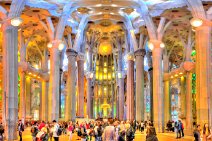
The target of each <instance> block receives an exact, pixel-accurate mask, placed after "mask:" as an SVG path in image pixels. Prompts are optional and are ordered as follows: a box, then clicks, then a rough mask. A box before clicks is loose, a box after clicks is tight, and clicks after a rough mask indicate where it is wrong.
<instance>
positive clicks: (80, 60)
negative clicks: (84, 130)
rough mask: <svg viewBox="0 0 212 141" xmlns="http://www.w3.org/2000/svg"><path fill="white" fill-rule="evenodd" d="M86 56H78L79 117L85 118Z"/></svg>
mask: <svg viewBox="0 0 212 141" xmlns="http://www.w3.org/2000/svg"><path fill="white" fill-rule="evenodd" d="M84 58H85V57H84V54H82V53H79V54H78V56H77V67H78V116H79V117H80V118H84V60H85V59H84Z"/></svg>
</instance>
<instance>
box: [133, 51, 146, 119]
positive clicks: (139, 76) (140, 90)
mask: <svg viewBox="0 0 212 141" xmlns="http://www.w3.org/2000/svg"><path fill="white" fill-rule="evenodd" d="M145 54H146V51H145V49H138V50H136V51H135V63H136V113H135V114H136V120H137V121H144V111H145V106H144V56H145Z"/></svg>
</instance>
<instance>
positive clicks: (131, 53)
mask: <svg viewBox="0 0 212 141" xmlns="http://www.w3.org/2000/svg"><path fill="white" fill-rule="evenodd" d="M134 59H135V56H134V53H133V52H129V53H128V54H127V60H128V61H134Z"/></svg>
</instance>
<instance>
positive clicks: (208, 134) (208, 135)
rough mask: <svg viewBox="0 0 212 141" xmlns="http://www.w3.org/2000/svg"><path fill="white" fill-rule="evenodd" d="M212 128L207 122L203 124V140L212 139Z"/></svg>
mask: <svg viewBox="0 0 212 141" xmlns="http://www.w3.org/2000/svg"><path fill="white" fill-rule="evenodd" d="M211 140H212V137H211V130H210V127H209V126H208V124H207V123H205V124H204V126H203V141H211Z"/></svg>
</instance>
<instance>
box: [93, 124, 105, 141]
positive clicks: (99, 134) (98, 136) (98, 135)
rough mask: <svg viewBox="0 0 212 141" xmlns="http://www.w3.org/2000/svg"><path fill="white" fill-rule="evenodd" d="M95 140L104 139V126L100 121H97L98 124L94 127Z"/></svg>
mask: <svg viewBox="0 0 212 141" xmlns="http://www.w3.org/2000/svg"><path fill="white" fill-rule="evenodd" d="M94 131H95V141H102V134H103V127H102V124H101V122H100V121H98V122H97V126H96V127H95V128H94Z"/></svg>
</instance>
